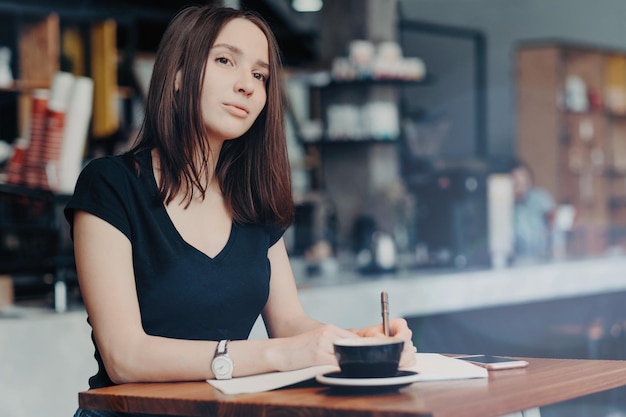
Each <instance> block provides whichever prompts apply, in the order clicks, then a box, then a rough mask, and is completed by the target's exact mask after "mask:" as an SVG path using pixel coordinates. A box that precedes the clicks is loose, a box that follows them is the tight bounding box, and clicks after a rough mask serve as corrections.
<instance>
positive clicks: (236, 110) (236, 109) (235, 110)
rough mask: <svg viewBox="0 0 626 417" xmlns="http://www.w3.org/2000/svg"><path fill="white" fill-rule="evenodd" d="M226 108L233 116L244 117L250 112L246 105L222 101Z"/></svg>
mask: <svg viewBox="0 0 626 417" xmlns="http://www.w3.org/2000/svg"><path fill="white" fill-rule="evenodd" d="M224 106H225V107H226V110H228V112H229V113H231V114H232V115H234V116H238V117H245V116H247V115H248V113H250V111H249V110H248V108H247V107H246V106H242V105H239V104H234V103H224Z"/></svg>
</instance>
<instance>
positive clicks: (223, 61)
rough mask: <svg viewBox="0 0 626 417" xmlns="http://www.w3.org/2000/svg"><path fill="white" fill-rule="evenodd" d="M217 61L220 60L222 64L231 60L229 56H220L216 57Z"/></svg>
mask: <svg viewBox="0 0 626 417" xmlns="http://www.w3.org/2000/svg"><path fill="white" fill-rule="evenodd" d="M216 61H217V62H219V63H220V64H228V63H229V62H230V60H229V59H228V58H224V57H219V58H217V59H216Z"/></svg>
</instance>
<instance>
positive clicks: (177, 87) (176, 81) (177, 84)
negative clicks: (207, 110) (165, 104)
mask: <svg viewBox="0 0 626 417" xmlns="http://www.w3.org/2000/svg"><path fill="white" fill-rule="evenodd" d="M181 77H182V73H181V70H178V71H176V77H175V78H174V91H178V90H180V82H181V81H180V79H181Z"/></svg>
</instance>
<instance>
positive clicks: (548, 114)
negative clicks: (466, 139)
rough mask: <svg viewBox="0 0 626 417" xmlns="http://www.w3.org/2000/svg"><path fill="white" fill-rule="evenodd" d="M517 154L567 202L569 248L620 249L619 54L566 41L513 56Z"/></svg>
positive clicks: (625, 204)
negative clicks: (572, 217) (572, 215)
mask: <svg viewBox="0 0 626 417" xmlns="http://www.w3.org/2000/svg"><path fill="white" fill-rule="evenodd" d="M516 77H517V80H516V81H517V120H518V125H517V151H518V154H519V156H520V157H521V158H522V159H524V160H525V161H526V162H527V163H529V165H530V166H531V168H532V169H533V171H534V175H535V182H536V183H537V184H538V185H539V186H542V187H544V188H546V189H547V190H548V191H549V192H550V193H551V194H552V195H553V197H554V198H555V200H556V201H557V203H558V204H572V205H573V206H574V207H575V209H576V213H577V221H576V223H577V226H576V227H575V229H574V231H573V232H572V235H573V239H572V247H571V248H570V250H572V251H574V253H577V254H581V255H594V254H601V253H605V252H606V251H607V250H609V249H611V248H616V247H626V233H625V230H626V117H625V116H626V51H618V50H611V49H608V48H600V47H595V46H591V45H577V44H572V43H566V42H541V43H532V44H522V45H520V47H519V48H518V50H517V73H516Z"/></svg>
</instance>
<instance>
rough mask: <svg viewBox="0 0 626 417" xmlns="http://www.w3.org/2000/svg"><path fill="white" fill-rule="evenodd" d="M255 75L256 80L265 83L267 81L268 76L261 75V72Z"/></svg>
mask: <svg viewBox="0 0 626 417" xmlns="http://www.w3.org/2000/svg"><path fill="white" fill-rule="evenodd" d="M253 75H254V78H256V79H257V80H259V81H263V82H266V81H267V75H265V74H261V73H260V72H255V73H254V74H253Z"/></svg>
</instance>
